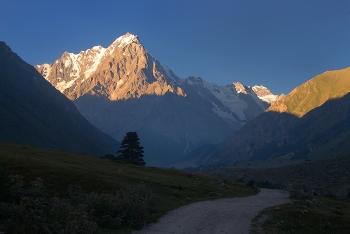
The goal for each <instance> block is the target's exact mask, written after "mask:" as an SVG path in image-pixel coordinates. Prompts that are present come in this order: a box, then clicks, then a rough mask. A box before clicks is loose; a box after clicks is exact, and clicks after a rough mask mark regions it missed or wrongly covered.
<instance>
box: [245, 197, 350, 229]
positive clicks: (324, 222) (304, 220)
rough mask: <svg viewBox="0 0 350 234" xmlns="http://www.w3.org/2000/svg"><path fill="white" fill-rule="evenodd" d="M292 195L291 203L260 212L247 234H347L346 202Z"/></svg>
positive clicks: (349, 222) (349, 219) (349, 215)
mask: <svg viewBox="0 0 350 234" xmlns="http://www.w3.org/2000/svg"><path fill="white" fill-rule="evenodd" d="M293 194H294V196H291V198H292V200H293V202H291V203H288V204H284V205H281V206H279V207H278V208H277V209H276V208H275V207H272V208H267V209H265V210H263V211H262V212H260V214H259V215H258V216H257V217H256V218H254V219H253V228H252V231H251V233H252V234H255V233H261V232H259V231H258V230H259V229H260V230H261V229H263V230H264V232H265V233H317V234H322V233H325V234H328V233H339V234H343V233H349V230H350V200H345V199H342V198H338V197H334V196H326V197H323V196H310V195H305V194H304V195H303V194H300V193H293ZM264 217H265V218H264ZM259 220H260V221H259ZM259 227H260V228H259Z"/></svg>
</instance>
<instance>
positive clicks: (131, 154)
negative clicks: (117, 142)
mask: <svg viewBox="0 0 350 234" xmlns="http://www.w3.org/2000/svg"><path fill="white" fill-rule="evenodd" d="M139 141H140V139H139V137H138V136H137V133H136V132H128V133H126V135H125V137H124V139H123V141H122V144H121V146H120V148H121V149H120V150H118V151H117V153H120V155H119V156H118V159H120V160H122V161H125V162H128V163H132V164H136V165H145V164H146V163H145V161H144V160H143V147H142V146H140V142H139Z"/></svg>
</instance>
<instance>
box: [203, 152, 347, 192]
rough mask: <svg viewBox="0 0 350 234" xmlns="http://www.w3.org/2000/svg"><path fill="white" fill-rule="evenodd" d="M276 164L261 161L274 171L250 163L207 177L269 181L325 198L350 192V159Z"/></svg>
mask: <svg viewBox="0 0 350 234" xmlns="http://www.w3.org/2000/svg"><path fill="white" fill-rule="evenodd" d="M281 162H283V161H281ZM289 162H290V161H289ZM275 163H276V162H275V161H273V162H269V160H266V161H261V162H260V166H265V167H267V166H268V164H270V168H257V167H259V162H258V161H255V162H247V163H241V164H239V165H237V166H236V167H234V166H232V167H226V168H216V169H212V170H208V171H204V172H203V173H204V174H205V175H212V176H214V177H222V178H227V179H234V180H237V179H241V180H243V181H244V182H248V181H249V180H255V181H256V182H262V181H269V182H270V183H272V184H275V185H276V184H281V185H282V187H284V188H288V189H297V190H300V189H304V190H305V191H311V190H315V191H316V192H318V193H320V194H324V195H326V194H335V195H337V196H342V197H346V196H347V194H348V193H349V192H350V171H349V168H350V155H344V156H338V157H333V158H328V159H321V160H314V161H308V162H305V161H304V162H301V163H295V164H293V165H287V166H281V167H272V166H271V165H276V164H275ZM248 164H250V167H248ZM243 166H245V168H243ZM254 167H255V168H254Z"/></svg>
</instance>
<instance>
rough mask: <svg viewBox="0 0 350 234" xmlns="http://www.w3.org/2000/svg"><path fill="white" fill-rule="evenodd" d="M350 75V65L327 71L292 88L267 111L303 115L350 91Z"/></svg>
mask: <svg viewBox="0 0 350 234" xmlns="http://www.w3.org/2000/svg"><path fill="white" fill-rule="evenodd" d="M349 77H350V67H348V68H345V69H341V70H335V71H326V72H324V73H322V74H320V75H318V76H316V77H314V78H312V79H311V80H309V81H307V82H305V83H303V84H302V85H300V86H298V87H297V88H295V89H294V90H292V92H290V93H289V94H288V95H287V96H285V97H284V98H281V99H280V100H278V101H277V102H276V103H274V104H273V105H272V106H270V107H269V108H268V110H267V111H276V112H280V113H282V112H285V113H290V114H293V115H295V116H298V117H302V116H304V115H305V114H306V113H308V112H309V111H310V110H312V109H314V108H316V107H319V106H321V105H322V104H323V103H325V102H326V101H328V100H330V99H335V98H340V97H343V96H344V95H346V94H347V93H348V92H349V91H350V82H349Z"/></svg>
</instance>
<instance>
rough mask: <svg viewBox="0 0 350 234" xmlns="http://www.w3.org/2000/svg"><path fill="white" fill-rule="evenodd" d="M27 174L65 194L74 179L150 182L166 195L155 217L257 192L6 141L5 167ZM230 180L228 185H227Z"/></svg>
mask: <svg viewBox="0 0 350 234" xmlns="http://www.w3.org/2000/svg"><path fill="white" fill-rule="evenodd" d="M1 171H2V173H3V175H4V176H5V178H7V176H8V175H16V174H18V175H21V176H23V177H24V179H25V181H26V182H29V181H32V180H33V179H35V178H37V177H40V178H42V179H43V180H44V185H45V186H46V187H47V188H48V190H49V191H50V192H51V193H56V194H61V195H64V194H65V193H66V191H67V188H68V186H69V185H71V184H73V185H74V184H77V185H80V186H81V187H82V189H83V190H84V191H86V192H91V191H96V192H99V193H102V192H106V193H113V192H115V191H118V190H119V189H124V188H127V187H128V186H136V185H140V184H144V185H146V186H147V187H149V188H151V189H152V190H154V191H155V192H156V193H157V194H158V195H159V197H160V200H159V206H158V211H157V213H156V214H153V215H152V216H151V217H150V219H149V222H153V221H155V220H156V219H157V218H159V217H160V216H161V215H163V214H164V213H165V212H167V211H169V210H172V209H174V208H177V207H180V206H182V205H184V204H186V203H191V202H195V201H199V200H205V199H213V198H219V197H236V196H248V195H252V194H255V193H256V191H255V190H253V189H251V188H249V187H247V186H245V185H244V184H239V183H235V182H231V181H223V180H222V179H215V178H203V177H200V176H197V175H192V174H189V173H186V172H182V171H178V170H171V169H168V170H164V169H159V168H154V167H142V166H134V165H128V164H125V163H121V162H112V161H106V160H102V159H98V158H95V157H92V156H89V155H83V154H75V153H69V152H64V151H54V150H49V149H41V148H37V147H35V146H25V145H18V144H13V143H8V142H2V141H1V142H0V172H1ZM223 183H225V186H222V184H223Z"/></svg>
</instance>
